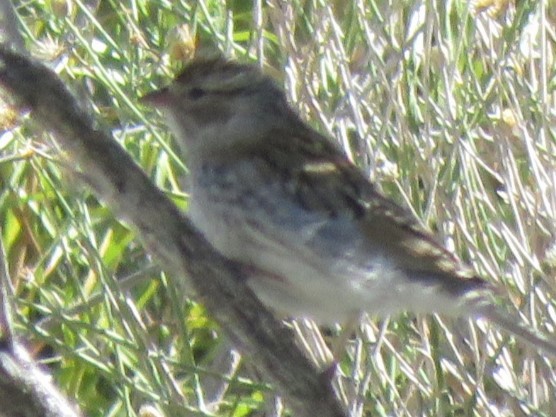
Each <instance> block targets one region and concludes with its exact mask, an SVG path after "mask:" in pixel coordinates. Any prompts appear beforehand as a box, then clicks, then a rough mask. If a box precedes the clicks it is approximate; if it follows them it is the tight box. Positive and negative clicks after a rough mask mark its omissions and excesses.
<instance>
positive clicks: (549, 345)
mask: <svg viewBox="0 0 556 417" xmlns="http://www.w3.org/2000/svg"><path fill="white" fill-rule="evenodd" d="M475 310H476V312H477V316H478V317H482V318H485V319H487V320H488V321H490V322H491V323H495V324H496V325H498V326H499V327H501V328H502V329H504V330H506V331H507V332H509V333H511V334H513V335H514V336H516V337H517V338H519V339H520V340H521V341H522V342H524V343H526V344H527V345H529V346H531V347H532V348H534V349H535V350H541V351H543V352H544V353H546V354H548V355H550V356H552V358H553V359H556V339H550V338H548V337H547V336H545V335H544V334H541V333H539V332H537V331H536V330H534V329H532V328H531V327H530V326H527V325H526V324H525V322H524V321H523V320H522V319H520V318H519V317H517V316H514V315H512V314H508V313H505V312H503V311H501V310H500V309H499V308H498V307H497V306H496V305H492V304H491V305H481V306H478V308H476V309H475Z"/></svg>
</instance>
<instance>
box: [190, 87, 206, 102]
mask: <svg viewBox="0 0 556 417" xmlns="http://www.w3.org/2000/svg"><path fill="white" fill-rule="evenodd" d="M205 94H206V91H205V90H203V89H202V88H199V87H193V88H192V89H191V90H189V92H188V96H189V98H190V99H192V100H197V99H199V98H201V97H203V96H204V95H205Z"/></svg>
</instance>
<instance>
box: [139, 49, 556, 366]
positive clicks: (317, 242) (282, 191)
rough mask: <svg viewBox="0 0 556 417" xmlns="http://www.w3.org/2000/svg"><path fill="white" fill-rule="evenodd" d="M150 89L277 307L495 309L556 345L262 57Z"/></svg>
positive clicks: (200, 220) (193, 202) (531, 340)
mask: <svg viewBox="0 0 556 417" xmlns="http://www.w3.org/2000/svg"><path fill="white" fill-rule="evenodd" d="M142 100H143V102H145V103H148V104H150V105H152V106H154V107H156V108H158V109H160V110H161V111H162V112H163V114H164V115H165V117H166V119H167V121H168V125H169V127H170V128H171V130H172V132H173V134H174V137H175V140H176V142H177V144H178V146H179V148H180V150H181V152H182V154H183V157H184V159H186V161H187V165H188V168H189V169H190V178H189V183H190V190H189V191H190V202H189V210H188V216H189V218H190V219H191V221H192V222H193V223H194V225H195V226H196V227H197V228H198V230H199V231H200V232H201V233H202V234H203V235H204V237H205V238H206V239H207V240H208V241H209V242H210V243H211V244H212V245H213V246H214V248H215V249H216V250H217V251H218V252H219V253H221V254H222V255H224V256H225V257H227V258H229V259H232V260H235V261H238V262H240V263H241V264H243V265H244V266H245V270H246V271H247V272H248V281H247V283H248V285H249V286H250V287H251V288H252V289H253V290H254V292H255V294H256V295H257V296H258V297H259V298H260V300H261V301H262V302H263V303H264V304H266V305H267V306H268V307H269V308H271V309H272V310H274V311H275V312H276V313H277V314H281V315H285V316H288V317H304V318H311V319H313V320H315V321H316V322H318V323H320V324H330V323H336V322H344V321H347V320H350V319H352V318H353V317H356V316H357V315H359V314H360V313H362V312H365V313H368V314H370V315H375V316H385V315H393V314H397V313H400V312H403V311H409V312H413V313H439V314H445V315H449V316H456V317H460V316H464V317H472V318H485V319H488V320H490V321H491V322H494V323H495V324H497V325H498V326H500V327H502V328H504V329H505V330H506V331H509V332H510V333H513V334H514V335H516V336H518V337H519V338H521V339H522V340H524V341H525V342H526V343H528V344H530V345H532V346H534V347H536V348H538V349H540V350H542V351H544V352H546V353H548V354H550V355H552V356H554V357H556V343H555V342H554V341H552V340H550V339H548V338H547V337H545V336H543V335H540V334H538V333H537V332H536V331H534V330H532V329H531V328H530V327H529V326H527V325H526V324H525V323H524V322H523V321H521V320H520V319H519V318H518V317H517V315H516V316H515V317H512V316H511V315H509V314H508V313H507V312H506V311H505V310H504V309H502V308H501V307H500V306H499V303H498V291H497V290H496V288H494V287H493V286H492V285H490V284H489V283H488V282H487V281H485V280H484V279H482V278H480V277H479V276H477V275H476V274H475V273H474V272H473V270H472V269H471V268H469V267H468V266H466V265H463V264H462V262H460V261H459V260H458V258H457V257H456V256H454V255H453V254H452V253H450V252H449V251H448V250H447V249H445V247H444V246H443V245H442V244H441V243H440V241H439V240H437V238H435V237H434V236H433V234H432V233H431V232H430V231H428V230H427V229H426V228H425V227H424V226H423V225H422V224H421V223H420V222H419V220H418V219H416V218H415V217H414V216H413V215H412V214H411V213H410V212H409V211H408V210H407V209H405V208H403V207H402V206H400V205H398V204H396V203H395V202H394V201H393V200H391V199H388V198H387V197H385V196H384V195H383V194H382V193H381V192H379V191H378V190H377V188H376V187H375V186H374V185H373V184H372V183H371V182H370V181H369V180H368V179H367V177H366V176H365V175H364V174H363V172H362V171H361V170H360V169H358V168H357V167H356V166H355V165H354V164H353V163H352V162H351V161H350V160H349V159H348V158H347V157H346V155H345V154H344V153H343V152H342V151H341V150H340V149H339V148H338V147H337V146H336V145H335V144H334V143H333V142H332V141H331V140H330V139H328V138H327V137H324V136H323V135H321V134H319V133H318V132H317V131H316V130H315V129H313V128H311V127H310V126H309V125H308V124H307V123H305V122H304V121H303V120H302V119H301V118H300V117H299V116H298V114H297V113H296V112H295V111H294V110H293V109H292V108H291V107H290V105H289V104H288V101H287V98H286V96H285V94H284V92H283V91H282V89H281V88H280V87H279V86H278V85H277V84H276V83H275V82H274V81H273V79H272V78H270V77H269V76H267V75H265V74H264V73H263V72H262V71H261V70H260V69H259V68H257V67H255V66H253V65H248V64H241V63H237V62H234V61H230V60H226V59H224V58H215V59H197V60H193V61H192V62H191V63H189V64H188V65H187V66H186V67H185V68H184V70H183V71H182V72H181V74H180V75H179V76H178V77H177V78H176V79H175V81H174V82H172V83H171V84H169V85H168V86H167V87H164V88H162V89H160V90H157V91H154V92H151V93H149V94H147V95H146V96H144V97H143V99H142Z"/></svg>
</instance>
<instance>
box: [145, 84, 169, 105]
mask: <svg viewBox="0 0 556 417" xmlns="http://www.w3.org/2000/svg"><path fill="white" fill-rule="evenodd" d="M139 101H140V102H141V103H144V104H148V105H150V106H153V107H158V108H161V107H168V106H169V105H170V104H171V103H172V93H171V92H170V90H169V89H168V87H164V88H161V89H160V90H155V91H152V92H150V93H148V94H145V95H144V96H143V97H141V98H139Z"/></svg>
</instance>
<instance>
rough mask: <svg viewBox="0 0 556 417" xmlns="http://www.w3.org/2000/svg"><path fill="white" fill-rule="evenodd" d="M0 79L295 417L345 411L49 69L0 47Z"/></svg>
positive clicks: (229, 267)
mask: <svg viewBox="0 0 556 417" xmlns="http://www.w3.org/2000/svg"><path fill="white" fill-rule="evenodd" d="M0 83H1V84H2V85H3V86H4V87H5V88H6V89H7V90H8V91H9V92H11V94H12V95H13V96H14V98H16V99H17V101H18V102H19V103H20V104H22V105H25V106H28V107H30V108H31V110H32V116H33V118H34V119H35V120H36V121H37V122H39V123H40V125H41V127H42V128H44V129H47V130H50V131H52V132H54V133H55V135H56V138H57V140H58V141H59V143H60V144H61V145H62V146H63V147H64V149H66V150H67V152H68V153H69V155H70V157H71V158H72V159H73V160H75V161H76V162H77V163H78V165H79V167H80V169H81V171H82V172H83V173H84V174H85V175H86V176H87V178H89V180H90V184H89V185H91V187H92V188H93V189H94V191H95V192H96V194H97V195H98V197H99V198H101V199H102V200H104V201H105V202H106V203H107V204H109V205H110V206H111V207H112V208H113V210H115V211H116V212H117V214H118V215H120V216H121V217H123V218H124V219H125V220H127V221H128V222H129V223H131V224H132V225H133V226H134V227H135V228H136V229H137V230H138V232H139V234H140V236H141V238H142V239H143V242H144V244H145V246H146V247H147V248H148V250H149V251H151V252H152V253H154V254H155V255H156V256H157V257H158V259H159V261H160V262H161V264H162V265H164V267H165V268H166V269H167V270H168V271H170V272H172V274H173V276H174V277H176V279H182V280H185V279H186V277H189V280H188V282H189V283H190V284H191V285H192V286H193V288H194V289H195V291H196V292H197V294H198V296H199V298H200V300H201V301H202V302H203V303H204V304H205V306H206V308H207V309H208V311H209V312H210V313H211V314H212V315H213V316H214V318H215V319H216V320H217V321H218V322H219V323H220V325H221V326H222V329H223V330H224V331H225V332H226V334H227V335H228V337H229V338H230V339H231V340H232V341H233V342H234V343H235V344H236V345H237V347H238V349H240V351H241V352H242V353H243V354H245V355H247V356H248V357H249V358H250V360H252V361H253V364H255V366H257V368H258V369H259V370H260V371H261V372H262V373H263V374H264V375H265V376H267V377H268V378H269V379H270V381H271V382H272V383H273V384H274V385H275V386H276V388H277V389H278V391H279V392H280V393H281V394H282V395H283V396H284V397H285V399H286V401H287V402H288V403H289V405H290V407H291V408H292V410H293V411H294V413H295V414H296V415H298V416H307V417H313V416H323V417H324V416H331V417H332V416H335V417H339V416H344V415H345V412H344V411H343V410H342V408H341V406H340V405H339V403H338V401H337V399H336V397H335V395H334V392H333V389H332V388H331V385H330V383H329V381H326V380H324V378H321V377H320V376H319V374H318V373H317V372H316V370H315V369H314V367H313V366H312V365H311V364H310V362H309V361H308V359H306V357H305V356H304V355H303V353H302V352H301V351H300V350H299V349H298V348H297V347H296V345H295V343H294V339H293V335H292V332H291V331H290V330H289V329H287V328H286V327H285V326H284V325H283V324H282V323H281V322H280V321H278V320H276V319H275V318H274V317H273V316H272V315H271V314H270V313H269V312H268V310H267V309H266V308H265V307H264V306H263V305H262V304H261V303H260V302H259V301H258V299H257V298H256V297H255V296H254V295H253V293H252V292H251V291H250V290H249V288H248V287H247V286H246V285H245V283H244V282H243V280H242V276H241V273H240V268H238V266H237V265H235V264H233V263H231V262H229V261H227V260H226V259H224V258H223V257H222V256H220V255H218V254H217V253H216V252H215V251H214V250H213V249H212V247H211V246H210V245H209V244H208V243H207V242H206V241H205V240H204V238H203V237H202V236H201V235H200V234H199V233H198V232H197V231H196V230H195V229H194V227H193V226H192V225H191V223H190V222H189V221H188V220H187V219H186V218H185V217H184V216H183V215H182V213H181V212H180V211H179V210H178V209H177V208H176V207H175V206H174V205H173V204H172V203H171V202H170V201H169V200H168V199H167V198H166V197H165V195H164V194H163V193H162V192H161V191H160V190H159V189H157V188H156V187H155V186H154V185H153V184H152V183H151V182H150V180H149V179H148V177H147V176H146V175H145V173H144V172H143V171H142V170H141V169H140V168H139V167H138V166H137V165H136V164H135V163H134V161H133V160H132V159H131V158H130V156H129V155H128V154H127V153H126V152H124V150H123V149H122V148H121V147H120V146H119V145H118V144H117V143H116V142H115V141H114V140H112V139H111V138H110V137H108V136H107V135H106V134H105V133H103V132H100V131H98V130H95V129H94V128H93V125H92V122H91V120H90V118H89V117H88V116H87V115H86V114H85V113H84V112H83V111H82V110H81V109H80V108H79V106H78V104H77V102H76V100H75V99H74V98H73V97H72V95H71V94H70V93H69V91H68V90H67V89H66V87H65V86H64V84H63V83H62V81H61V80H60V79H59V78H58V77H57V76H56V75H55V74H54V73H53V72H51V71H50V70H48V69H47V68H45V67H44V66H43V65H41V64H39V63H35V62H32V61H30V60H29V59H28V58H26V57H23V56H20V55H18V54H15V53H13V52H10V51H9V50H7V49H0Z"/></svg>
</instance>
